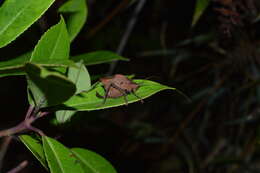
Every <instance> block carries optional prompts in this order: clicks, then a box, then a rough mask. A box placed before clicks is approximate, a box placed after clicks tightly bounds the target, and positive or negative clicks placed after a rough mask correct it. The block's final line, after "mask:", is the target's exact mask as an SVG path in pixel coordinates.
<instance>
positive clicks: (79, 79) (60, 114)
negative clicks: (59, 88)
mask: <svg viewBox="0 0 260 173" xmlns="http://www.w3.org/2000/svg"><path fill="white" fill-rule="evenodd" d="M76 65H77V68H76V67H69V69H68V78H69V79H70V80H71V81H72V82H74V84H75V85H76V88H77V91H76V94H78V93H80V92H83V91H88V90H89V89H90V88H91V81H90V76H89V73H88V70H87V68H86V67H85V65H84V64H83V63H82V62H78V63H77V64H76ZM74 113H75V111H69V110H61V111H56V113H55V114H56V118H57V122H58V123H64V122H66V121H67V120H68V119H70V118H71V116H72V115H73V114H74Z"/></svg>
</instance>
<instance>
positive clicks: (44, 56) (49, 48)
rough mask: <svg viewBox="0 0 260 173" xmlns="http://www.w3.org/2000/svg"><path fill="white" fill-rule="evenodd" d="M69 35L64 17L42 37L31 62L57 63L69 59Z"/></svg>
mask: <svg viewBox="0 0 260 173" xmlns="http://www.w3.org/2000/svg"><path fill="white" fill-rule="evenodd" d="M69 47H70V42H69V35H68V33H67V29H66V25H65V22H64V19H63V18H61V20H60V22H59V23H58V24H56V25H54V26H53V27H51V28H50V29H49V30H48V31H47V32H45V33H44V35H43V36H42V37H41V39H40V40H39V42H38V43H37V45H36V46H35V48H34V51H33V53H32V57H31V59H30V61H31V62H34V63H39V64H52V61H53V64H56V63H57V62H62V61H63V60H68V59H69Z"/></svg>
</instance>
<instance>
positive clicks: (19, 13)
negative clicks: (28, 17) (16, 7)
mask: <svg viewBox="0 0 260 173" xmlns="http://www.w3.org/2000/svg"><path fill="white" fill-rule="evenodd" d="M29 5H31V4H29V3H28V4H26V5H25V6H24V8H22V9H21V10H20V11H19V12H18V13H17V14H16V15H15V16H14V17H13V18H12V20H10V21H9V22H8V23H7V24H6V25H5V27H4V28H3V29H2V30H1V31H0V35H2V34H3V33H4V32H5V31H6V30H7V29H8V27H9V26H10V25H11V24H12V23H14V21H15V20H16V19H17V18H18V17H19V16H20V15H21V13H22V12H24V11H25V9H27V7H28V6H29Z"/></svg>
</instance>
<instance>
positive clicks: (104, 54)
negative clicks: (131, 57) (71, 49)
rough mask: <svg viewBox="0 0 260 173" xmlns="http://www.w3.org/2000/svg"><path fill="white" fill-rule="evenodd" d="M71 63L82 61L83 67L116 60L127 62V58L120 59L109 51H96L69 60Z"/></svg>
mask: <svg viewBox="0 0 260 173" xmlns="http://www.w3.org/2000/svg"><path fill="white" fill-rule="evenodd" d="M71 59H72V60H73V61H80V60H83V61H84V64H85V65H96V64H102V63H108V62H112V61H116V60H122V61H128V59H127V58H124V57H121V56H119V55H117V54H115V53H113V52H111V51H96V52H90V53H85V54H81V55H77V56H73V57H72V58H71Z"/></svg>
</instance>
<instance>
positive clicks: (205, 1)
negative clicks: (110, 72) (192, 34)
mask: <svg viewBox="0 0 260 173" xmlns="http://www.w3.org/2000/svg"><path fill="white" fill-rule="evenodd" d="M208 5H209V0H197V2H196V6H195V10H194V14H193V19H192V24H191V26H192V27H193V26H194V25H196V23H197V22H198V20H199V18H200V17H201V16H202V14H203V13H204V11H205V10H206V8H207V7H208Z"/></svg>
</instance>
